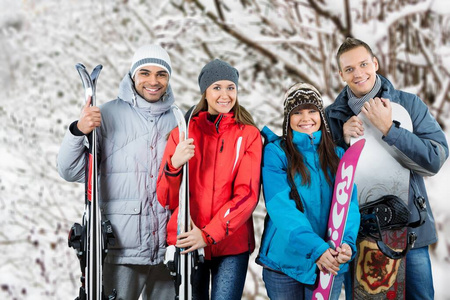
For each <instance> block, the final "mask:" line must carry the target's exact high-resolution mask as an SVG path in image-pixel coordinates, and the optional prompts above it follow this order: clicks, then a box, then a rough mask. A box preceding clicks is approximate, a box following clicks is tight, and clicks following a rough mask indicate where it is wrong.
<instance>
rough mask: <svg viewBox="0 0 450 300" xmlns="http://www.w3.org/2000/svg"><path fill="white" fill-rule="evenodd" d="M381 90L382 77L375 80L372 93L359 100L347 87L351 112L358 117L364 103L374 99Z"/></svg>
mask: <svg viewBox="0 0 450 300" xmlns="http://www.w3.org/2000/svg"><path fill="white" fill-rule="evenodd" d="M380 89H381V79H380V76H378V75H377V78H376V79H375V84H374V86H373V88H372V90H371V91H370V92H368V93H367V94H365V95H364V96H362V97H361V98H358V97H356V96H355V94H353V92H352V90H351V89H350V88H349V87H348V85H347V95H348V106H350V108H351V110H352V111H353V113H354V114H355V115H358V114H359V112H360V111H361V108H362V107H363V105H364V103H365V102H367V101H369V100H370V99H372V98H374V97H375V96H376V95H377V94H378V92H379V91H380Z"/></svg>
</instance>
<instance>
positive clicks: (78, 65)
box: [75, 63, 86, 70]
mask: <svg viewBox="0 0 450 300" xmlns="http://www.w3.org/2000/svg"><path fill="white" fill-rule="evenodd" d="M75 68H76V69H77V70H78V69H86V67H85V66H84V65H83V64H82V63H77V64H76V65H75Z"/></svg>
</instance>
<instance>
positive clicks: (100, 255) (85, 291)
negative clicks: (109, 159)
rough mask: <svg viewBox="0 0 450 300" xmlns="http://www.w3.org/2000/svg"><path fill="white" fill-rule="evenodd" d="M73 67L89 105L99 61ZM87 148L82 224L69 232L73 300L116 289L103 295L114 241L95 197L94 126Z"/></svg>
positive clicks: (97, 298) (94, 299)
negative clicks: (76, 284) (76, 267)
mask: <svg viewBox="0 0 450 300" xmlns="http://www.w3.org/2000/svg"><path fill="white" fill-rule="evenodd" d="M75 67H76V69H77V71H78V74H79V75H80V77H81V80H82V82H83V87H84V91H85V101H86V102H87V101H88V100H89V99H91V104H90V105H91V106H95V105H96V95H95V92H96V85H97V79H98V76H99V75H100V71H101V70H102V65H98V66H96V67H95V68H94V70H93V71H92V73H91V74H89V73H88V71H87V70H86V67H85V66H84V65H83V64H77V65H76V66H75ZM87 138H88V141H89V150H88V155H87V156H88V160H87V166H86V172H85V174H86V176H87V178H86V193H85V211H84V215H83V220H82V225H80V224H78V223H75V224H74V225H73V226H72V228H71V230H70V233H69V247H73V248H74V249H75V250H76V251H77V256H78V259H79V260H80V267H81V273H82V275H81V278H80V280H81V287H80V290H79V296H78V297H77V298H76V300H85V299H86V300H100V299H101V300H103V299H108V300H114V299H115V298H116V292H115V290H114V291H113V294H112V295H110V296H108V297H105V295H104V291H103V274H102V267H103V260H104V258H105V255H106V253H107V246H108V242H109V243H110V244H114V234H113V232H112V226H111V223H110V222H109V221H104V222H102V217H101V212H100V205H99V197H98V170H97V168H98V161H97V134H96V130H95V129H94V130H93V131H92V132H91V133H90V134H89V135H88V136H87Z"/></svg>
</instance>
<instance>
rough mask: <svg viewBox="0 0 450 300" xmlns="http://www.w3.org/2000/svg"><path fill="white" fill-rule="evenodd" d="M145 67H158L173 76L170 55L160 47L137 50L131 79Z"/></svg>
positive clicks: (150, 46) (148, 46)
mask: <svg viewBox="0 0 450 300" xmlns="http://www.w3.org/2000/svg"><path fill="white" fill-rule="evenodd" d="M144 66H158V67H161V68H163V69H164V70H166V71H167V73H169V76H170V75H171V74H172V62H171V61H170V57H169V54H168V53H167V52H166V50H164V49H163V48H162V47H161V46H159V45H145V46H142V47H140V48H139V49H137V50H136V52H135V53H134V56H133V61H132V63H131V67H130V75H131V78H133V77H134V74H136V71H137V70H139V69H140V68H142V67H144Z"/></svg>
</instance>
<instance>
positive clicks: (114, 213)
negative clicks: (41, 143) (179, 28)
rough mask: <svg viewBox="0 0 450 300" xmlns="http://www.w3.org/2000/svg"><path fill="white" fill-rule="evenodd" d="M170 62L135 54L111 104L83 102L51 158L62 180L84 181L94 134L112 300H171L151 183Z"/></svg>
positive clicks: (166, 113) (168, 115) (168, 126)
mask: <svg viewBox="0 0 450 300" xmlns="http://www.w3.org/2000/svg"><path fill="white" fill-rule="evenodd" d="M171 72H172V69H171V61H170V57H169V55H168V54H167V52H166V51H165V50H164V49H163V48H161V47H160V46H157V45H146V46H143V47H141V48H139V49H138V50H137V51H136V53H135V54H134V56H133V62H132V65H131V68H130V71H129V73H127V74H126V75H125V76H124V78H123V80H122V82H121V83H120V89H119V96H118V98H117V99H115V100H112V101H110V102H107V103H105V104H103V105H101V106H100V107H91V106H89V103H87V104H86V105H85V106H84V107H83V110H82V113H81V116H80V119H79V120H78V121H75V122H73V123H72V124H71V125H70V126H69V130H68V131H67V133H66V135H65V137H64V140H63V142H62V145H61V149H60V151H59V154H58V171H59V174H60V175H61V177H62V178H64V179H65V180H67V181H78V182H84V177H85V163H86V161H85V155H84V151H85V150H84V149H85V140H86V139H85V135H86V134H88V133H90V132H91V131H92V130H94V129H96V130H97V132H98V148H99V161H100V168H99V170H100V171H99V195H100V206H101V211H102V214H103V217H104V218H106V219H108V220H110V221H111V223H112V226H113V229H114V233H115V235H116V244H115V245H114V246H110V247H109V252H108V255H107V256H106V260H105V265H104V269H103V277H104V286H105V295H109V294H110V293H111V291H112V289H113V288H114V289H116V290H117V299H127V300H129V299H136V300H137V299H138V298H139V296H140V294H141V292H142V297H143V299H174V297H175V289H174V285H173V281H172V278H171V276H170V275H169V273H168V271H167V269H166V268H165V266H164V265H163V259H164V253H165V250H166V228H167V220H168V218H169V212H168V211H167V210H166V209H165V208H163V207H162V206H161V205H160V204H159V203H158V200H157V199H156V179H157V174H158V169H159V165H160V163H161V159H162V156H163V154H164V149H165V146H166V136H167V134H168V133H169V132H170V131H171V130H172V129H173V128H174V127H175V126H176V120H175V117H174V115H173V114H172V112H171V110H170V106H171V105H172V104H173V103H174V97H173V94H172V90H171V88H170V84H169V78H170V76H171Z"/></svg>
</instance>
